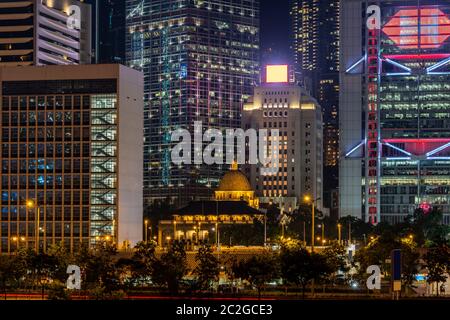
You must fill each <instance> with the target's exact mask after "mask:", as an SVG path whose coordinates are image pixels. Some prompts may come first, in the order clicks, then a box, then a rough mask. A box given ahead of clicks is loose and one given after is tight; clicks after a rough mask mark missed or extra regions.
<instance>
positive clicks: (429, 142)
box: [383, 138, 450, 155]
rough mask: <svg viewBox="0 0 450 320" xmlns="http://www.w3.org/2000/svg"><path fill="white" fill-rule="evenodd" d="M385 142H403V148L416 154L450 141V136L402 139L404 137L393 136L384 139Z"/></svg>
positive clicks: (422, 153)
mask: <svg viewBox="0 0 450 320" xmlns="http://www.w3.org/2000/svg"><path fill="white" fill-rule="evenodd" d="M383 142H385V143H386V142H387V143H391V144H393V143H401V144H403V147H402V149H403V150H405V151H407V152H410V153H412V154H414V155H425V154H426V153H427V152H430V151H432V150H434V149H436V148H438V147H441V146H443V145H444V144H446V143H449V142H450V139H449V138H423V139H407V138H405V139H402V138H392V139H383Z"/></svg>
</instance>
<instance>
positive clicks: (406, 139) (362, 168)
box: [340, 0, 450, 224]
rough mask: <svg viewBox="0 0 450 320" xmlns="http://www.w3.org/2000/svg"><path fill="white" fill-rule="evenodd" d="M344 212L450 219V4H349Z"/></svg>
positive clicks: (375, 219)
mask: <svg viewBox="0 0 450 320" xmlns="http://www.w3.org/2000/svg"><path fill="white" fill-rule="evenodd" d="M341 12H342V14H343V17H342V24H343V25H342V38H341V41H342V42H341V51H342V65H343V68H342V70H341V85H342V86H341V101H340V109H341V114H340V119H341V144H340V146H341V162H340V215H341V216H345V215H348V214H350V215H353V216H357V217H363V218H364V219H365V220H366V221H369V222H371V223H373V224H377V223H379V222H380V221H386V222H389V223H399V222H402V221H403V220H404V219H405V218H406V217H407V216H408V215H411V214H413V213H414V212H415V210H416V209H417V208H422V209H424V211H425V212H427V210H429V209H430V208H431V207H435V208H438V209H439V210H441V211H442V212H443V214H444V222H445V223H447V224H448V223H450V196H449V193H450V130H449V128H450V113H449V106H450V84H449V83H450V5H449V4H448V2H443V1H426V0H421V1H418V0H414V1H361V0H349V1H345V2H344V3H343V5H342V8H341Z"/></svg>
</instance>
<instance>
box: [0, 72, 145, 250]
mask: <svg viewBox="0 0 450 320" xmlns="http://www.w3.org/2000/svg"><path fill="white" fill-rule="evenodd" d="M0 88H1V92H0V103H1V104H0V108H1V122H0V128H1V140H2V141H1V144H0V156H1V157H0V160H1V165H2V167H1V170H2V174H1V184H0V194H1V198H0V208H1V215H0V254H1V253H13V252H15V251H16V250H18V249H20V248H22V247H27V248H33V249H39V250H44V251H45V250H47V249H48V248H49V247H50V246H51V245H53V244H57V243H63V244H64V245H65V246H66V247H67V248H69V249H70V250H71V251H76V250H78V249H79V248H80V245H83V244H89V245H93V244H95V243H97V242H99V241H106V242H114V243H116V244H117V245H118V247H119V248H128V247H132V246H133V245H135V244H136V243H137V242H138V241H140V240H141V239H142V212H143V208H142V206H143V205H142V203H143V200H142V184H143V172H142V162H143V159H142V158H143V155H142V148H143V118H142V114H143V101H142V96H143V78H142V74H141V73H140V72H138V71H135V70H132V69H129V68H127V67H124V66H120V65H80V66H46V67H36V66H31V67H14V68H13V67H3V68H0Z"/></svg>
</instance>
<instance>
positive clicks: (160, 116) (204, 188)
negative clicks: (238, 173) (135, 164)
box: [126, 0, 259, 205]
mask: <svg viewBox="0 0 450 320" xmlns="http://www.w3.org/2000/svg"><path fill="white" fill-rule="evenodd" d="M126 5H127V8H126V15H127V16H126V21H127V36H126V38H127V39H126V46H127V48H126V60H127V64H128V65H129V66H130V67H132V68H135V69H137V70H142V71H143V72H144V91H145V94H144V96H145V98H144V99H145V100H144V104H145V113H144V121H145V125H144V126H145V128H144V131H145V142H144V145H145V146H144V180H145V181H144V194H145V202H146V204H147V205H149V204H151V203H154V202H155V201H164V202H165V201H169V202H171V203H173V204H175V205H182V204H184V203H186V202H187V201H189V200H193V199H197V198H202V197H204V198H209V197H210V195H211V192H212V190H213V189H214V188H215V187H217V185H218V182H219V179H220V177H221V176H222V175H223V173H224V172H225V171H227V170H228V169H229V165H214V166H206V165H183V166H174V165H173V164H172V162H171V157H170V156H171V148H172V146H173V145H174V143H171V132H172V131H173V130H175V129H179V128H184V129H189V130H190V131H191V132H192V133H193V131H194V121H202V123H203V128H204V129H206V128H217V129H219V130H224V129H226V128H240V126H241V120H240V119H241V113H242V109H243V104H244V102H245V101H246V100H247V99H248V97H249V96H250V95H251V94H252V92H253V86H254V85H255V84H256V83H257V81H258V78H259V71H258V70H259V63H258V59H259V1H258V0H245V1H244V0H231V1H230V0H226V1H225V0H214V1H212V0H211V1H208V0H155V1H149V0H128V1H127V3H126ZM194 152H201V151H199V150H193V152H192V155H193V153H194Z"/></svg>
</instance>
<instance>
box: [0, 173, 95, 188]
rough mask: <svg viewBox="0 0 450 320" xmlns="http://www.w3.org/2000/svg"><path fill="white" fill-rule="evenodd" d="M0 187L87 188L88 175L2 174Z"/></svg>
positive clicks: (88, 185)
mask: <svg viewBox="0 0 450 320" xmlns="http://www.w3.org/2000/svg"><path fill="white" fill-rule="evenodd" d="M1 180H2V183H1V187H2V189H3V190H6V189H17V188H20V189H34V188H38V189H44V188H47V189H53V188H55V189H62V188H63V187H64V189H80V188H82V189H89V187H90V184H89V182H90V176H89V175H51V174H46V175H36V176H34V175H32V176H31V175H23V176H22V175H20V176H15V175H14V176H7V175H2V178H1Z"/></svg>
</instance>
